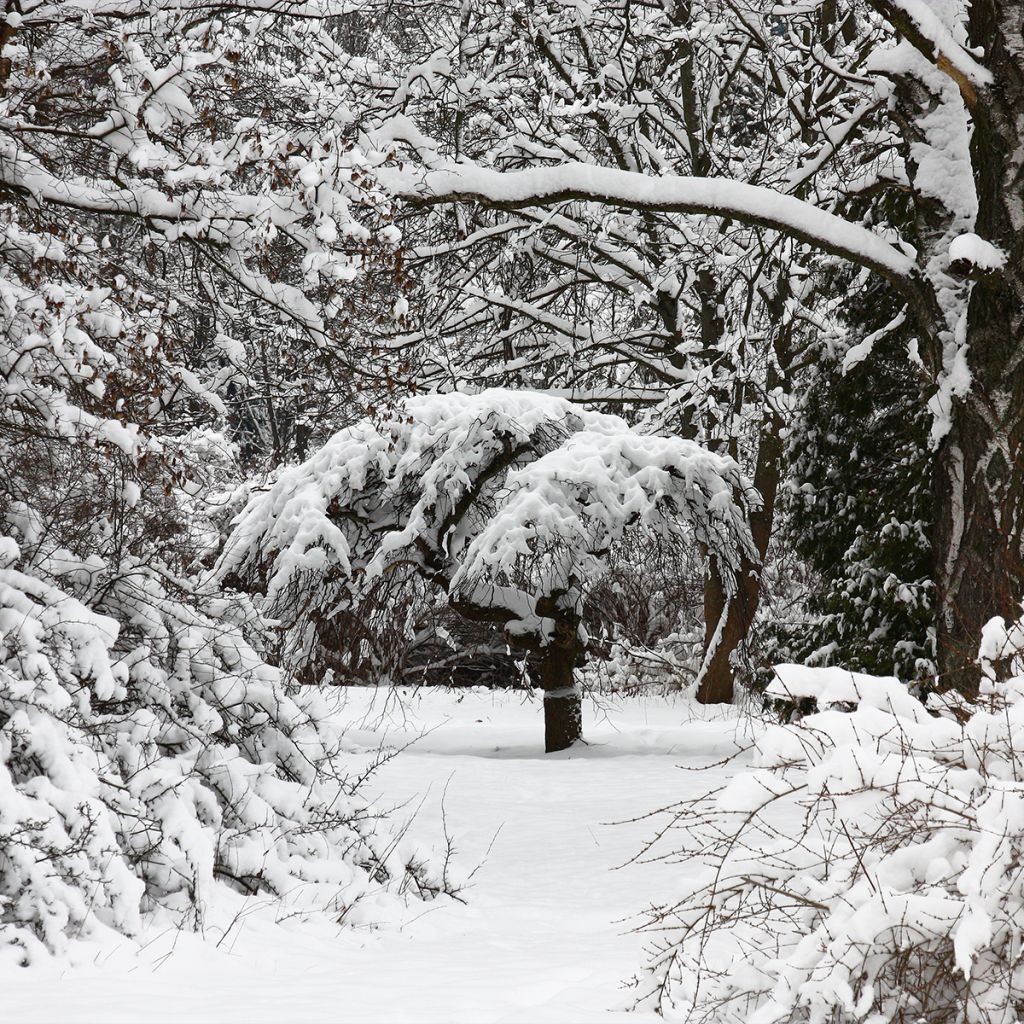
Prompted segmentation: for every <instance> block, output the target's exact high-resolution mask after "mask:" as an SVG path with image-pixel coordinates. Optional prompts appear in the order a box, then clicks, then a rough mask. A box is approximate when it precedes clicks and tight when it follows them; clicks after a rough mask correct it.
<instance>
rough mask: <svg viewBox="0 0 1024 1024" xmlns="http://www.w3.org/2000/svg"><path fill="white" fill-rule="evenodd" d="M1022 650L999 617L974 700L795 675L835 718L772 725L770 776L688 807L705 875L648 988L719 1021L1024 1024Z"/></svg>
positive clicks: (751, 778)
mask: <svg viewBox="0 0 1024 1024" xmlns="http://www.w3.org/2000/svg"><path fill="white" fill-rule="evenodd" d="M1022 641H1024V627H1022V626H1021V624H1019V623H1018V624H1017V625H1016V626H1013V627H1011V628H1009V629H1008V628H1006V627H1005V625H1004V623H1003V622H1002V620H993V622H992V623H990V624H989V626H988V628H987V629H986V634H985V639H984V644H983V649H982V658H981V663H982V667H983V670H984V673H985V676H984V680H985V681H984V684H983V691H984V692H983V694H982V698H981V700H980V701H979V703H978V705H977V706H975V707H970V708H968V707H967V706H966V705H963V704H962V703H961V704H959V705H956V706H953V705H952V704H950V703H948V702H947V703H946V704H939V703H938V701H937V699H936V698H932V700H933V703H934V707H932V708H928V707H926V706H925V705H923V704H922V703H921V702H920V701H919V700H917V699H916V698H915V697H914V696H912V695H911V694H910V693H909V692H908V690H907V688H906V687H905V686H903V685H902V684H901V683H900V682H898V681H897V680H896V679H892V678H889V679H885V678H877V677H870V676H864V675H858V674H854V673H850V672H845V671H843V670H840V669H837V668H807V667H802V666H794V665H784V666H780V667H779V669H778V670H777V677H776V680H775V682H774V683H773V684H772V686H771V688H770V689H771V693H772V695H773V696H775V697H778V698H788V699H790V700H801V699H805V698H813V699H814V700H816V701H817V705H818V707H819V708H820V709H821V710H820V711H819V712H818V713H816V714H813V715H809V716H807V717H806V718H804V719H803V720H802V721H800V722H798V723H796V724H793V725H785V726H775V727H772V728H769V729H768V730H767V731H766V732H765V733H764V734H763V735H762V736H761V738H760V739H759V740H758V741H757V743H756V746H755V749H754V763H753V767H752V768H750V769H744V770H741V771H738V772H737V774H736V776H735V777H734V778H733V779H732V780H731V781H730V782H729V784H727V785H726V786H725V787H724V788H722V789H721V790H719V791H717V792H714V793H711V794H710V795H708V796H706V797H704V798H702V799H700V800H697V801H695V802H693V803H688V804H686V805H684V806H682V807H681V808H679V809H677V812H676V813H675V816H674V820H673V822H672V826H671V827H670V828H669V829H668V831H667V833H666V836H665V837H663V838H662V839H661V840H660V842H661V843H668V844H669V845H671V846H672V847H673V854H672V855H674V856H678V857H679V859H680V860H681V861H683V862H685V863H686V865H687V872H688V874H690V875H691V876H692V874H693V873H694V868H695V866H696V865H698V864H703V865H704V867H705V869H706V870H705V872H704V873H703V874H702V875H700V877H699V881H697V882H696V883H694V885H693V886H692V888H691V890H690V891H689V892H687V894H686V895H685V896H684V897H683V898H682V899H681V900H680V901H679V902H678V903H677V904H675V905H673V906H665V907H663V908H661V909H660V910H659V911H657V912H656V913H655V914H654V915H653V916H652V919H651V927H652V928H653V929H655V930H656V931H658V932H659V933H660V937H659V939H658V941H657V943H656V945H655V948H654V952H653V957H652V961H651V965H650V970H649V973H648V974H647V975H646V976H645V978H644V980H643V983H644V984H645V985H647V986H648V987H647V989H646V991H645V996H644V997H645V998H647V999H649V1000H652V1001H653V1002H655V1003H656V1005H657V1007H658V1008H659V1009H660V1011H661V1012H662V1013H663V1014H664V1015H665V1016H666V1017H667V1018H669V1019H673V1020H684V1021H714V1022H716V1024H728V1022H737V1024H738V1022H745V1024H769V1022H782V1021H787V1022H796V1021H807V1022H826V1021H827V1022H830V1024H838V1022H847V1021H849V1022H854V1021H857V1022H866V1024H888V1022H896V1021H899V1022H907V1024H910V1022H914V1024H959V1022H963V1024H967V1022H970V1024H1010V1022H1011V1021H1016V1020H1018V1019H1020V1014H1021V1013H1022V1012H1024V964H1022V961H1021V951H1022V942H1024V872H1022V870H1021V865H1022V864H1024V672H1022V671H1021V665H1020V663H1019V660H1018V661H1017V663H1016V664H1014V663H1013V662H1014V659H1013V657H1012V655H1014V654H1016V653H1018V652H1019V651H1020V650H1021V648H1022ZM1008 668H1009V669H1010V671H1009V672H1007V669H1008ZM850 707H852V708H853V710H852V711H846V710H840V709H842V708H850ZM670 839H671V840H675V842H674V843H672V842H670ZM656 845H657V844H656ZM662 852H664V851H662Z"/></svg>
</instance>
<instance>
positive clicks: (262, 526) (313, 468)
mask: <svg viewBox="0 0 1024 1024" xmlns="http://www.w3.org/2000/svg"><path fill="white" fill-rule="evenodd" d="M753 500H755V499H754V498H753V496H752V494H751V491H750V487H749V485H748V484H747V482H746V481H745V480H744V478H743V476H742V474H741V472H740V469H739V467H738V465H737V464H736V462H735V461H733V460H732V459H730V458H727V457H723V456H719V455H715V454H713V453H711V452H708V451H706V450H705V449H703V448H701V447H700V446H699V445H697V444H695V443H693V442H691V441H686V440H682V439H679V438H671V437H661V436H656V435H649V434H642V433H639V432H637V431H636V430H635V429H633V428H632V427H631V426H630V425H629V424H628V423H627V422H626V421H625V420H623V419H620V418H619V417H616V416H608V415H602V414H599V413H594V412H590V411H588V410H585V409H583V408H581V407H579V406H577V405H574V404H572V403H570V402H568V401H566V400H564V399H560V398H555V397H551V396H546V395H539V394H534V393H531V392H513V391H505V390H498V389H491V390H488V391H484V392H482V393H480V394H477V395H466V394H461V393H450V394H443V395H432V396H427V397H419V398H412V399H408V400H407V401H405V402H404V403H403V404H402V405H401V406H400V407H399V408H398V409H397V411H396V412H395V413H394V414H393V415H391V416H390V417H388V418H386V419H384V420H383V421H380V422H378V421H374V420H369V419H368V420H363V421H361V422H359V423H357V424H355V425H354V426H352V427H350V428H347V429H345V430H342V431H341V432H339V433H338V434H336V435H335V436H334V437H333V438H332V439H331V440H330V441H329V442H328V443H327V444H326V445H325V446H324V447H323V448H322V449H321V450H320V451H319V452H317V453H316V454H315V455H314V456H313V457H312V458H311V459H309V460H308V461H307V462H305V463H303V464H301V465H299V466H295V467H292V468H289V469H286V470H284V471H283V472H282V473H281V474H280V476H279V477H278V478H277V480H276V482H275V483H274V484H273V486H272V487H271V488H270V489H269V490H268V491H266V492H264V493H261V494H258V495H256V496H255V497H254V498H253V499H252V500H251V501H250V503H249V504H248V506H247V507H246V508H245V510H244V511H243V512H242V514H241V515H240V517H239V519H238V520H237V522H236V524H235V527H234V530H233V532H232V534H231V536H230V537H229V539H228V542H227V544H226V546H225V549H224V552H223V554H222V556H221V558H220V561H219V563H218V566H217V568H216V573H217V574H218V576H219V577H220V579H222V580H225V581H228V582H232V583H234V584H235V585H245V586H256V587H259V588H262V589H263V591H264V592H265V595H266V601H267V606H268V608H269V610H270V611H271V612H272V613H273V614H274V615H275V617H277V618H278V619H281V620H283V622H284V624H285V626H286V627H287V636H288V641H287V650H286V652H285V656H286V657H287V658H289V659H290V662H291V667H293V668H297V667H301V665H302V664H303V663H304V662H306V661H308V660H310V659H313V658H315V657H316V650H315V647H316V644H317V642H318V640H317V638H318V636H320V635H321V631H320V629H319V623H321V622H322V621H323V619H324V618H330V617H331V616H334V615H337V614H339V613H340V612H341V611H342V610H343V609H345V608H346V607H348V606H350V604H351V603H352V602H353V601H356V600H358V599H359V596H360V594H361V593H364V592H365V590H366V588H367V587H370V586H373V585H374V583H375V581H377V580H379V579H380V578H381V577H383V576H387V575H389V574H393V573H407V574H409V575H410V576H416V577H419V578H421V579H423V580H426V581H427V582H428V583H429V584H430V585H431V586H432V587H434V588H436V589H437V590H438V591H440V592H441V593H443V594H444V595H445V597H446V598H447V601H448V603H449V604H450V605H451V607H452V608H453V609H454V610H455V611H457V612H458V613H459V614H460V615H462V616H464V617H465V618H467V619H469V620H474V621H478V622H487V623H493V624H494V625H495V626H497V627H500V628H501V629H502V630H503V632H504V637H505V640H506V642H507V643H508V645H509V647H510V648H512V649H513V650H515V651H518V652H522V653H523V654H524V655H529V656H530V664H531V666H532V672H533V674H534V675H535V682H536V683H537V684H538V685H539V686H540V687H541V689H543V691H544V725H545V749H546V750H547V751H549V752H550V751H555V750H562V749H565V748H567V747H569V746H571V745H572V744H573V743H574V742H575V741H576V740H578V739H580V737H581V734H582V706H581V694H580V689H579V687H578V685H577V683H576V677H575V670H576V668H577V666H578V665H579V664H581V663H582V662H583V661H584V659H585V657H586V652H587V643H588V641H587V636H586V632H585V630H584V629H583V628H582V616H583V605H584V600H585V598H586V596H587V592H588V589H589V588H590V587H592V586H593V585H594V583H595V582H596V581H598V580H600V579H601V577H602V576H603V575H605V574H606V573H607V572H608V571H609V563H610V558H611V555H612V552H613V551H614V549H615V547H616V545H617V544H619V543H620V542H622V540H623V539H624V537H625V536H626V534H627V532H628V531H629V532H634V533H637V534H639V535H642V536H644V537H646V538H648V539H649V540H650V541H652V542H655V543H685V542H692V543H693V544H694V545H699V546H700V548H701V550H703V551H706V552H708V553H709V556H710V557H715V558H718V559H719V560H721V562H722V564H727V565H730V566H738V565H739V564H740V562H741V560H742V559H748V560H749V559H756V554H755V552H754V548H753V542H752V540H751V537H750V533H749V530H748V528H747V526H746V509H745V504H746V502H747V501H753Z"/></svg>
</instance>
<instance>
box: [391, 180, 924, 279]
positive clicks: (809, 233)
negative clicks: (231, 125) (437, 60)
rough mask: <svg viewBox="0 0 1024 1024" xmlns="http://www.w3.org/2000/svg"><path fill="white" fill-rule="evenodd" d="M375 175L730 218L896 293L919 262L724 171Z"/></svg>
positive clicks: (422, 199)
mask: <svg viewBox="0 0 1024 1024" xmlns="http://www.w3.org/2000/svg"><path fill="white" fill-rule="evenodd" d="M377 175H378V178H379V180H380V182H381V183H382V184H383V185H384V186H385V187H386V188H388V189H389V190H390V191H391V192H392V194H394V195H396V196H399V197H401V198H403V199H406V200H408V201H411V202H415V203H420V204H434V203H445V202H457V201H465V202H480V203H484V204H486V205H488V206H491V207H495V208H499V209H507V210H515V209H520V208H523V207H529V206H542V205H554V204H557V203H564V202H571V201H578V202H594V203H603V204H607V205H612V206H622V207H627V208H630V209H635V210H652V211H659V212H663V213H683V214H704V215H710V216H718V217H734V218H736V219H738V220H741V221H744V222H745V223H748V224H754V225H758V226H760V227H764V228H769V229H771V230H774V231H780V232H782V233H784V234H786V235H789V236H791V237H794V238H797V239H799V240H801V241H803V242H807V243H808V244H810V245H813V246H814V247H815V248H817V249H820V250H822V251H824V252H827V253H830V254H832V255H834V256H839V257H841V258H843V259H846V260H850V261H851V262H853V263H856V264H858V265H860V266H863V267H867V268H869V269H870V270H873V271H875V272H876V273H878V274H880V275H881V276H882V277H884V278H885V279H886V280H888V281H889V282H891V283H892V284H893V285H894V286H895V287H896V288H897V289H898V290H900V291H901V292H907V291H908V290H911V291H916V290H917V289H916V282H917V275H918V271H917V264H916V263H915V261H914V259H912V258H911V257H910V256H908V255H907V254H906V253H904V252H902V251H900V250H899V249H898V248H896V247H895V246H894V245H890V244H889V243H888V242H886V241H885V239H883V238H881V237H879V236H878V235H876V234H875V233H874V232H872V231H869V230H868V229H867V228H864V227H861V226H860V225H858V224H853V223H851V222H850V221H847V220H844V219H843V218H841V217H837V216H835V215H834V214H831V213H829V212H827V211H826V210H821V209H818V208H817V207H815V206H813V205H812V204H811V203H808V202H805V201H804V200H801V199H797V198H796V197H795V196H790V195H785V194H783V193H781V192H777V191H775V190H774V189H770V188H766V187H764V186H761V185H750V184H747V183H746V182H740V181H732V180H728V179H723V178H695V177H684V176H675V175H665V176H662V177H655V176H653V175H647V174H640V173H637V172H633V171H622V170H618V169H616V168H611V167H595V166H593V165H591V164H584V163H565V164H559V165H557V166H554V167H537V168H530V169H527V170H522V171H505V172H502V171H495V170H491V169H489V168H484V167H478V166H475V165H472V164H468V163H459V164H454V163H448V164H446V165H443V166H437V167H435V168H433V169H431V170H426V171H422V170H412V171H411V170H395V169H393V168H383V167H382V168H379V169H378V170H377Z"/></svg>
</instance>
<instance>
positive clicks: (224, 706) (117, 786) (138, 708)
mask: <svg viewBox="0 0 1024 1024" xmlns="http://www.w3.org/2000/svg"><path fill="white" fill-rule="evenodd" d="M20 562H21V558H20V553H19V551H18V547H17V544H16V543H15V542H14V540H13V539H12V538H10V537H4V538H0V943H4V944H6V945H8V947H9V948H12V949H15V950H16V951H17V955H18V956H19V957H20V958H22V959H25V958H28V957H30V956H31V954H32V953H33V952H35V951H37V950H39V949H41V948H43V947H45V948H47V949H49V950H53V951H59V950H61V949H62V948H64V947H65V945H66V943H67V942H68V940H70V939H74V938H76V937H78V936H80V935H83V934H84V935H88V934H90V933H92V932H93V931H94V930H95V929H96V928H97V927H101V926H104V925H105V926H108V927H111V928H115V929H118V930H120V931H123V932H126V933H129V934H131V933H134V932H137V931H138V929H139V927H140V925H141V923H142V920H143V917H144V915H146V914H147V913H150V912H154V913H169V914H170V915H171V918H172V920H174V921H176V922H177V923H179V924H183V925H186V926H199V925H201V924H202V921H203V915H204V908H205V907H206V905H207V903H208V902H209V901H210V900H211V899H212V898H213V897H214V895H215V893H214V890H215V887H216V886H217V885H219V884H228V885H230V886H232V887H234V888H235V889H237V890H239V891H241V892H244V893H257V892H262V893H267V894H270V895H272V896H273V897H275V898H277V899H279V900H283V901H287V902H289V903H290V904H291V905H292V906H293V908H294V909H298V910H302V909H313V908H316V909H320V910H327V911H329V912H334V913H336V914H337V915H338V916H339V917H340V916H342V915H344V914H345V913H346V912H347V911H348V909H349V908H351V907H352V906H353V905H354V904H355V903H356V902H357V901H358V900H360V899H361V898H362V897H363V896H364V895H366V894H367V893H368V892H369V891H371V890H373V889H376V888H378V887H379V883H380V882H382V881H384V880H385V878H387V876H388V874H389V872H390V873H391V874H392V875H395V874H397V875H398V876H399V878H400V879H401V876H402V872H403V865H402V864H401V862H400V860H398V861H396V860H395V857H394V856H393V855H389V854H388V852H387V851H388V850H389V849H390V846H389V845H388V844H387V843H386V841H385V840H384V839H380V840H378V839H377V838H376V837H375V835H374V829H373V827H371V826H372V823H371V816H370V815H369V814H368V812H367V808H366V807H365V806H364V804H363V803H362V802H361V801H360V800H359V799H358V798H357V797H356V796H355V794H354V793H353V791H352V787H351V786H350V785H348V784H347V783H346V781H345V778H344V775H343V774H342V770H341V768H342V764H341V761H340V755H341V753H342V752H343V751H342V746H341V737H340V735H339V734H338V733H337V732H335V731H334V730H333V729H332V728H331V727H330V726H329V725H327V724H325V723H326V721H327V719H328V714H327V709H326V708H325V707H324V706H323V703H322V701H321V699H320V698H318V697H317V696H316V694H315V691H312V690H303V691H300V692H298V693H290V692H288V691H287V688H286V686H285V683H286V679H285V678H284V677H283V675H282V673H281V672H280V671H279V670H277V669H275V668H273V667H272V666H270V665H269V664H267V663H266V662H265V661H264V660H263V658H262V657H261V655H260V653H259V651H258V650H257V649H256V648H255V647H254V646H253V644H252V643H251V642H250V640H249V639H247V634H248V633H249V629H248V624H249V623H251V622H253V621H254V620H256V618H257V617H256V615H255V613H254V611H253V609H252V607H251V606H250V605H248V603H247V602H246V601H245V600H244V599H239V598H230V599H228V598H225V597H223V596H218V595H212V596H206V597H204V596H202V595H199V594H196V593H193V592H192V590H191V588H190V587H189V586H188V584H186V583H184V582H181V581H177V580H175V579H173V578H171V577H169V576H167V575H165V574H162V573H160V572H158V571H157V570H156V569H154V568H152V567H151V566H147V565H145V564H143V563H141V562H134V563H133V562H131V561H128V562H125V563H123V564H121V565H120V566H119V567H118V568H117V569H116V570H110V569H108V568H107V567H106V566H104V565H103V563H102V562H100V561H99V560H93V561H91V562H77V563H76V562H74V561H73V560H72V559H70V558H69V557H68V556H67V555H64V556H62V557H59V558H58V557H56V556H54V557H51V558H50V559H48V560H46V561H44V562H43V563H41V564H36V565H33V566H31V567H27V568H25V569H24V571H23V569H22V568H19V564H20ZM76 594H78V595H82V596H81V597H79V596H76ZM392 854H393V850H392ZM421 888H423V889H424V891H426V890H427V889H429V885H427V884H425V885H424V886H421Z"/></svg>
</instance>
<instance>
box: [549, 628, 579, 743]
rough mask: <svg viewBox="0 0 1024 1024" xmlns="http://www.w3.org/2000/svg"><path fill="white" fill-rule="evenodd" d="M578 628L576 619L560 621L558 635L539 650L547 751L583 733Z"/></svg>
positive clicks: (569, 741) (575, 738)
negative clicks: (577, 665)
mask: <svg viewBox="0 0 1024 1024" xmlns="http://www.w3.org/2000/svg"><path fill="white" fill-rule="evenodd" d="M577 630H578V627H577V624H576V623H575V622H572V621H569V622H565V621H558V622H557V625H556V626H555V635H554V637H553V638H552V639H551V641H550V642H549V643H548V644H547V645H546V646H545V647H542V648H541V649H540V652H539V653H540V669H539V676H540V680H539V681H540V685H541V688H542V689H543V690H544V752H545V753H547V754H551V753H554V752H555V751H556V750H565V749H566V748H568V747H571V746H572V745H573V744H574V743H575V742H576V741H577V740H579V739H581V738H582V737H583V698H582V696H581V694H580V691H579V688H578V687H577V686H576V679H575V667H576V659H577V657H578V656H579V653H580V643H579V638H578V632H577Z"/></svg>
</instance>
